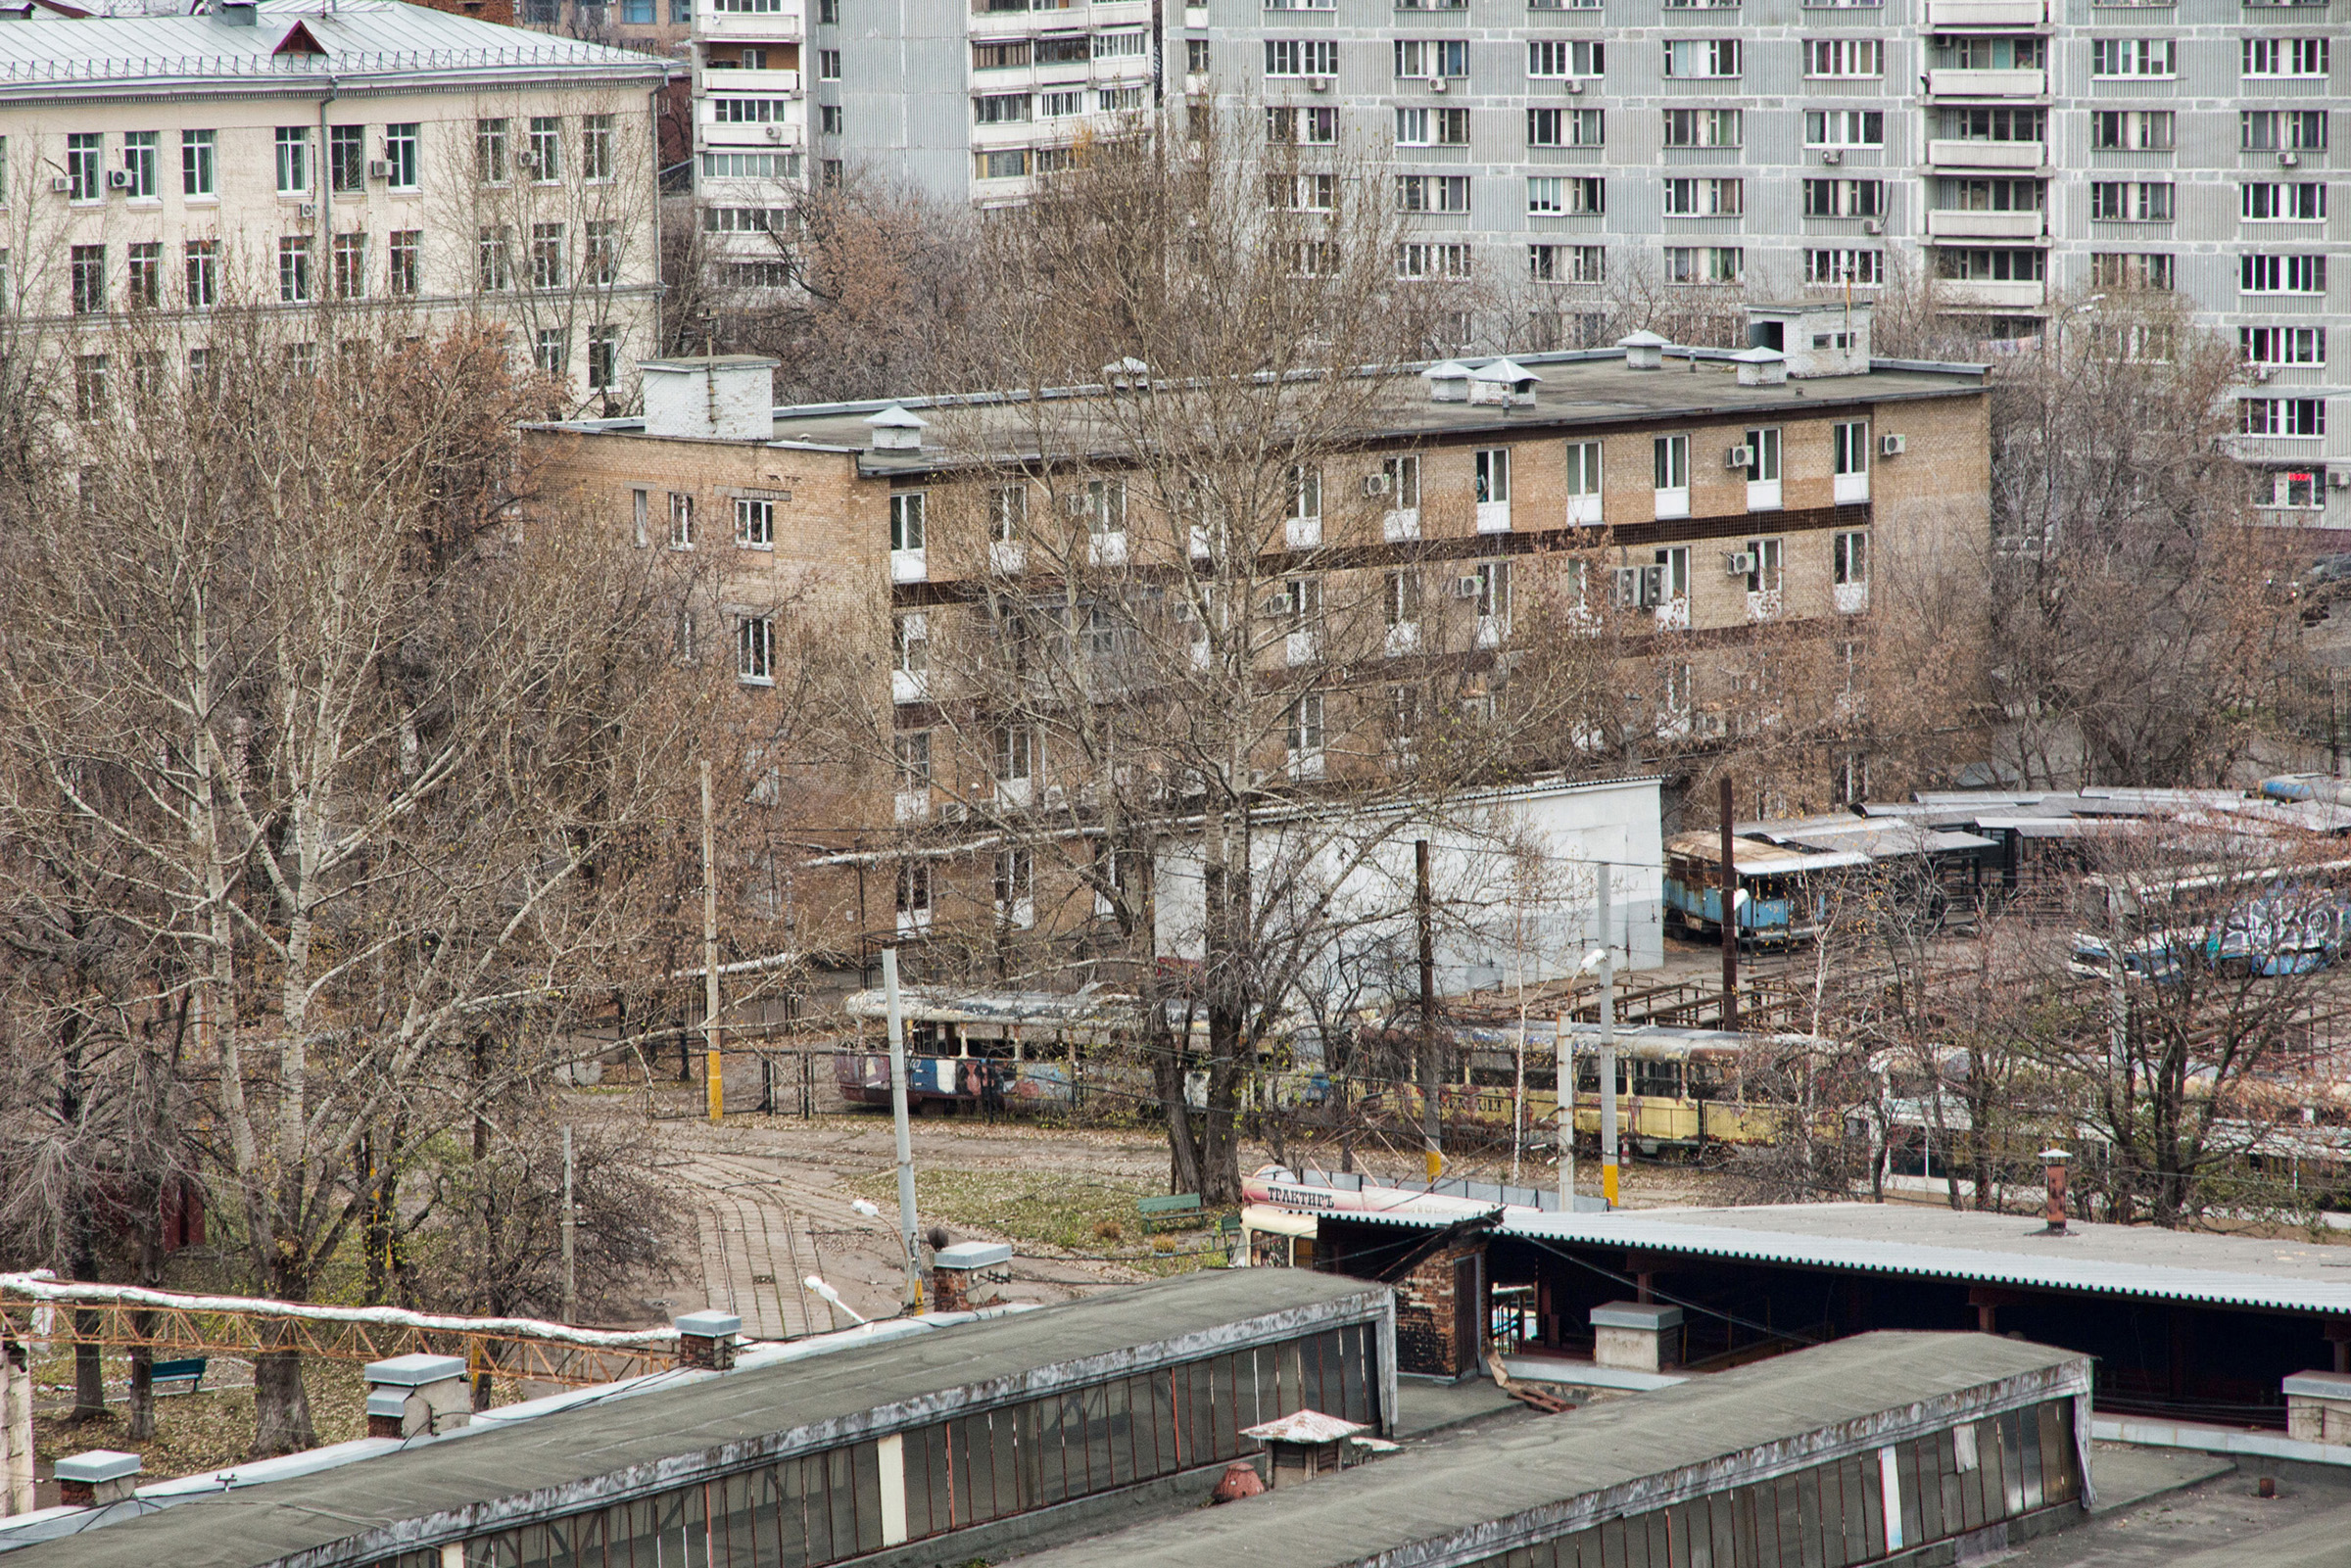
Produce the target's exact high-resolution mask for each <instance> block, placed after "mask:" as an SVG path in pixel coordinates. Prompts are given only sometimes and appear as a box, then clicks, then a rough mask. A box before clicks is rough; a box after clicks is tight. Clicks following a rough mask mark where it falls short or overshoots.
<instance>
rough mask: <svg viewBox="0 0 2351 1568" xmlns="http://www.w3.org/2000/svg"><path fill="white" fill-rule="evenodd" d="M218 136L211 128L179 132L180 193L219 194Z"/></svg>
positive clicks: (193, 194)
mask: <svg viewBox="0 0 2351 1568" xmlns="http://www.w3.org/2000/svg"><path fill="white" fill-rule="evenodd" d="M216 143H217V136H216V132H213V131H209V130H183V131H181V132H180V133H179V194H180V195H182V196H214V195H217V194H218V191H217V190H216V181H217V179H218V177H219V164H218V161H217V159H216V152H217V145H216Z"/></svg>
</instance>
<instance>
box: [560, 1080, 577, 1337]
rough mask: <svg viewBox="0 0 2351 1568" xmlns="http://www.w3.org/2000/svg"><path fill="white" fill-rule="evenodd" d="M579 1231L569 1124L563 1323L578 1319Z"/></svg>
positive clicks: (565, 1156) (568, 1126)
mask: <svg viewBox="0 0 2351 1568" xmlns="http://www.w3.org/2000/svg"><path fill="white" fill-rule="evenodd" d="M578 1231H579V1211H578V1210H576V1209H574V1208H573V1207H572V1203H571V1123H570V1122H568V1121H567V1122H565V1123H564V1124H563V1321H564V1322H566V1323H570V1322H576V1321H577V1320H578V1318H579V1307H580V1288H579V1280H578V1278H577V1276H575V1275H574V1274H573V1272H572V1266H571V1263H572V1244H573V1241H574V1239H575V1238H576V1236H577V1235H578Z"/></svg>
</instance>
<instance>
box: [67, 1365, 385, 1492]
mask: <svg viewBox="0 0 2351 1568" xmlns="http://www.w3.org/2000/svg"><path fill="white" fill-rule="evenodd" d="M55 1359H56V1360H58V1361H61V1362H63V1363H64V1364H63V1366H62V1367H56V1366H51V1365H46V1364H44V1365H41V1366H38V1367H36V1371H37V1372H39V1373H41V1374H43V1376H42V1381H43V1382H44V1383H46V1384H48V1385H49V1386H48V1387H45V1388H43V1389H42V1390H41V1391H40V1398H41V1400H42V1402H49V1401H51V1400H59V1399H70V1398H72V1387H71V1383H72V1357H71V1356H60V1357H56V1358H55ZM106 1370H107V1375H108V1378H109V1380H110V1381H113V1380H117V1379H120V1380H127V1378H128V1376H129V1358H128V1356H126V1355H121V1354H120V1353H116V1354H109V1355H108V1356H107V1366H106ZM227 1370H228V1367H227V1366H226V1364H225V1363H224V1361H223V1359H222V1358H219V1357H216V1358H215V1359H214V1361H213V1367H212V1371H214V1372H225V1371H227ZM61 1371H62V1374H63V1375H62V1376H59V1375H58V1374H59V1373H60V1372H61ZM237 1371H238V1373H239V1374H240V1375H250V1374H246V1373H244V1369H243V1368H242V1367H239V1368H238V1369H237ZM210 1377H211V1373H210V1372H208V1373H207V1380H208V1381H209V1380H210ZM302 1386H303V1390H304V1392H305V1393H306V1394H308V1395H309V1396H310V1402H311V1425H312V1427H314V1428H316V1429H317V1433H318V1441H319V1442H320V1443H321V1444H326V1443H342V1442H345V1441H347V1440H349V1439H352V1438H363V1437H365V1436H366V1435H367V1385H366V1382H365V1380H364V1379H363V1378H362V1377H361V1376H360V1369H359V1368H358V1367H356V1366H349V1365H343V1364H339V1363H336V1362H331V1361H321V1360H315V1359H306V1360H305V1361H304V1362H303V1368H302ZM109 1392H110V1393H115V1394H118V1395H119V1392H120V1391H119V1390H114V1389H110V1391H109ZM128 1420H129V1411H128V1409H127V1408H126V1407H125V1406H124V1405H123V1404H121V1403H120V1402H109V1403H108V1404H107V1407H106V1414H105V1416H104V1417H103V1418H99V1419H94V1420H90V1421H81V1422H77V1421H73V1420H72V1419H70V1418H69V1417H68V1416H67V1415H66V1414H64V1413H63V1412H59V1413H56V1414H49V1413H41V1414H36V1415H35V1416H34V1417H33V1422H32V1434H33V1448H34V1449H35V1451H37V1452H38V1453H39V1455H40V1456H41V1458H42V1459H43V1460H45V1461H48V1462H50V1463H55V1462H56V1461H57V1460H59V1459H62V1458H65V1457H67V1456H68V1455H70V1454H75V1453H81V1452H83V1451H85V1450H87V1449H124V1450H126V1451H129V1452H134V1453H136V1454H138V1455H139V1457H140V1459H141V1460H142V1461H143V1467H142V1468H141V1470H140V1473H139V1478H140V1480H141V1481H143V1482H144V1481H161V1480H165V1479H168V1477H171V1476H183V1475H194V1474H196V1473H197V1472H199V1471H203V1470H217V1469H220V1468H222V1467H223V1466H226V1465H232V1464H239V1463H242V1462H243V1461H244V1459H245V1457H246V1456H247V1455H248V1454H249V1453H250V1452H251V1451H252V1449H253V1389H252V1388H251V1387H250V1386H247V1387H245V1388H223V1389H219V1390H208V1391H207V1392H204V1393H198V1394H168V1395H165V1396H164V1397H163V1398H162V1399H159V1400H157V1401H156V1402H155V1437H154V1439H153V1441H151V1442H147V1443H130V1442H127V1441H125V1440H124V1438H123V1436H122V1433H123V1429H124V1427H125V1426H126V1425H127V1423H128Z"/></svg>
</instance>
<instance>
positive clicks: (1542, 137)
mask: <svg viewBox="0 0 2351 1568" xmlns="http://www.w3.org/2000/svg"><path fill="white" fill-rule="evenodd" d="M1602 113H1603V111H1601V110H1598V109H1530V110H1528V111H1527V112H1526V145H1527V146H1529V147H1598V146H1600V145H1602V143H1603V141H1604V140H1605V132H1606V129H1607V127H1606V125H1605V123H1604V121H1603V120H1602V118H1601V116H1602Z"/></svg>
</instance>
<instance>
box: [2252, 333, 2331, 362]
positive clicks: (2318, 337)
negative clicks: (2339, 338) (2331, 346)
mask: <svg viewBox="0 0 2351 1568" xmlns="http://www.w3.org/2000/svg"><path fill="white" fill-rule="evenodd" d="M2236 337H2237V342H2238V344H2239V345H2240V346H2241V347H2242V348H2243V350H2244V355H2245V363H2247V364H2314V365H2315V364H2325V363H2326V362H2327V329H2326V328H2325V327H2238V328H2237V329H2236Z"/></svg>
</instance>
